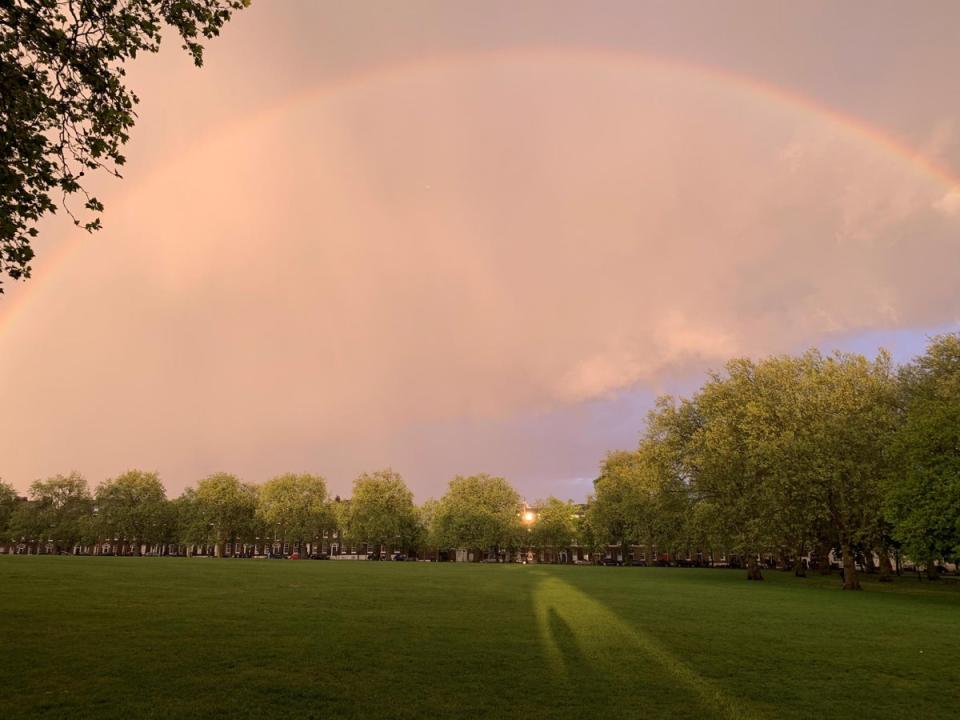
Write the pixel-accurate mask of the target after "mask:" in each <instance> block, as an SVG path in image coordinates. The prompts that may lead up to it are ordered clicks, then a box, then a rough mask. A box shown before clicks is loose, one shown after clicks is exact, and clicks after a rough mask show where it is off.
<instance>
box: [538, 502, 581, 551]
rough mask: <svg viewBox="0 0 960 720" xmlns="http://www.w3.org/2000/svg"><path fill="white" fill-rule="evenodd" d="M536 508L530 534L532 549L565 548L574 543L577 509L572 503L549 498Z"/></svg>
mask: <svg viewBox="0 0 960 720" xmlns="http://www.w3.org/2000/svg"><path fill="white" fill-rule="evenodd" d="M537 507H538V512H537V519H536V522H535V523H534V525H533V528H532V532H531V541H532V544H533V546H534V547H539V548H565V547H570V546H571V545H572V544H574V543H575V542H576V540H577V538H576V536H577V524H578V523H577V519H578V507H577V505H576V504H575V503H574V502H573V501H570V500H566V501H564V500H559V499H557V498H555V497H549V498H547V499H546V500H544V501H542V502H539V503H537Z"/></svg>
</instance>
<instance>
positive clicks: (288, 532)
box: [257, 473, 332, 552]
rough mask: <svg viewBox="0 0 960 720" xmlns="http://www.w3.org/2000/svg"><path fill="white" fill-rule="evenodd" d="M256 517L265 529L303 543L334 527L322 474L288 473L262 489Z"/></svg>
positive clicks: (301, 546)
mask: <svg viewBox="0 0 960 720" xmlns="http://www.w3.org/2000/svg"><path fill="white" fill-rule="evenodd" d="M257 516H258V518H259V519H260V520H262V521H263V523H264V525H265V529H269V531H270V532H272V531H273V530H276V531H277V533H278V534H279V535H280V537H282V538H284V539H285V540H287V541H296V542H298V543H299V544H300V548H301V552H302V551H303V543H304V539H305V538H313V537H318V536H319V535H320V534H321V533H322V531H323V530H324V529H325V528H328V527H330V526H331V525H332V519H331V517H330V512H329V508H328V506H327V482H326V480H324V479H323V478H322V477H320V476H319V475H308V474H301V475H296V474H293V473H287V474H286V475H279V476H277V477H275V478H273V479H272V480H269V481H268V482H266V483H265V484H264V485H263V487H261V488H260V500H259V504H258V507H257Z"/></svg>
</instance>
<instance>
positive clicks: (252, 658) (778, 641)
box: [0, 557, 960, 720]
mask: <svg viewBox="0 0 960 720" xmlns="http://www.w3.org/2000/svg"><path fill="white" fill-rule="evenodd" d="M767 578H768V579H767V581H765V582H763V583H749V582H747V581H745V580H744V579H743V574H742V573H741V572H737V571H726V570H686V569H670V568H663V569H660V568H650V569H643V568H602V567H549V566H497V565H492V566H490V565H467V564H427V563H365V562H309V561H304V562H289V561H286V562H284V561H256V560H220V561H217V560H208V559H186V558H72V557H0V648H2V651H3V660H4V673H3V680H2V681H0V682H2V685H0V718H4V719H5V720H13V719H14V718H38V717H49V718H81V717H96V718H153V717H163V718H168V719H169V718H189V717H197V718H207V717H209V718H214V717H217V718H221V717H230V718H248V717H249V718H300V717H302V718H308V717H309V718H437V717H458V718H479V717H486V718H500V717H517V718H527V717H536V718H598V717H609V718H627V717H642V718H658V717H664V718H667V717H670V718H678V717H688V718H709V717H720V718H723V717H768V718H814V717H816V718H822V717H886V718H903V717H907V716H912V717H915V718H935V717H943V718H953V717H957V716H958V713H960V704H958V703H960V586H956V585H954V586H951V587H946V586H938V585H935V584H933V585H931V584H930V583H918V582H917V581H916V580H915V579H909V580H908V579H901V580H900V581H899V582H898V583H896V584H894V585H893V586H881V585H878V584H873V583H870V582H869V581H868V582H867V583H866V587H867V591H866V592H863V593H843V592H841V591H840V589H839V585H840V583H839V579H838V578H836V577H834V578H820V577H811V578H807V579H805V580H804V579H797V578H794V577H792V576H790V575H788V574H781V573H775V572H771V573H768V574H767Z"/></svg>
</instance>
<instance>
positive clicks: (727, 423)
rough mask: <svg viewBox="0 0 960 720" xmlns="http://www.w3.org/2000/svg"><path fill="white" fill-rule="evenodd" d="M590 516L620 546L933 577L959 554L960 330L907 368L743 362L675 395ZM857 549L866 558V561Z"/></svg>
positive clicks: (611, 459)
mask: <svg viewBox="0 0 960 720" xmlns="http://www.w3.org/2000/svg"><path fill="white" fill-rule="evenodd" d="M594 489H595V494H594V497H593V499H592V502H591V503H590V509H589V512H588V519H590V520H591V521H592V524H593V526H594V528H596V529H599V531H600V532H601V534H602V535H604V536H605V537H606V538H607V539H608V540H610V541H611V542H619V543H622V544H623V545H624V547H625V548H626V546H628V545H631V544H637V543H640V544H644V545H646V546H647V547H648V548H656V549H657V551H658V552H659V551H675V550H676V549H677V548H691V547H692V548H696V549H698V550H701V551H705V552H708V551H716V550H720V551H722V552H733V553H736V554H737V555H739V556H740V557H742V558H744V559H745V561H746V564H747V566H748V578H749V579H762V573H761V562H760V561H761V559H762V558H772V559H774V560H775V561H777V562H778V564H781V566H788V567H789V566H792V567H793V568H794V570H795V572H796V574H797V575H803V574H805V571H806V567H807V560H808V558H810V559H813V560H814V561H815V562H816V564H817V565H818V566H819V567H820V568H822V569H823V571H824V572H829V571H830V563H829V555H830V553H831V551H833V554H834V556H839V558H841V560H842V568H843V574H844V588H846V589H851V590H856V589H860V581H859V577H858V574H857V565H858V564H859V565H860V566H861V567H863V568H865V569H866V570H867V571H868V572H878V573H879V574H880V579H881V580H888V579H889V578H890V574H891V559H890V558H891V554H892V553H894V552H896V553H902V554H903V555H905V556H907V557H909V558H910V559H911V560H912V561H913V562H914V563H917V564H919V565H922V566H925V567H926V569H927V571H928V573H929V574H930V576H931V577H934V578H935V577H936V575H937V572H938V565H939V564H941V563H946V562H956V561H957V560H958V558H960V334H948V335H943V336H939V337H936V338H933V339H932V340H931V341H930V342H929V344H928V346H927V348H926V352H925V353H924V354H923V355H921V356H920V357H918V358H916V359H915V360H914V361H912V362H910V363H908V364H907V365H905V366H902V367H899V368H897V367H894V365H893V364H892V362H891V359H890V356H889V354H888V353H886V352H884V351H881V353H880V354H879V355H878V356H877V357H876V358H875V359H873V360H869V359H867V358H865V357H864V356H862V355H859V354H853V353H834V354H832V355H829V356H824V355H823V354H821V353H820V352H818V351H815V350H811V351H809V352H806V353H804V354H802V355H800V356H782V357H771V358H767V359H764V360H760V361H758V362H754V361H751V360H747V359H735V360H731V361H730V362H728V363H727V364H726V367H725V368H724V370H723V371H722V372H717V373H712V374H710V375H709V377H708V378H707V380H706V382H705V383H704V384H703V385H702V386H701V387H700V388H699V390H697V391H696V392H695V393H694V394H693V395H692V396H691V397H689V398H672V397H662V398H660V399H659V400H658V402H657V404H656V407H655V409H654V410H653V411H651V413H650V414H649V417H648V422H647V427H646V430H645V432H644V433H643V435H642V437H641V440H640V443H639V447H638V448H637V449H636V450H634V451H630V452H613V453H610V454H609V455H608V457H607V458H606V461H605V462H604V464H603V467H602V471H601V474H600V477H599V478H598V479H597V480H596V482H595V485H594ZM858 561H859V562H858Z"/></svg>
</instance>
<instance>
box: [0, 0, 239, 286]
mask: <svg viewBox="0 0 960 720" xmlns="http://www.w3.org/2000/svg"><path fill="white" fill-rule="evenodd" d="M249 4H250V0H125V1H124V2H117V0H5V2H3V3H0V117H2V119H3V122H2V123H0V154H2V158H0V159H2V169H0V276H2V275H3V274H4V273H6V274H7V275H9V276H10V277H11V278H13V279H15V280H16V279H20V278H26V277H29V276H30V261H31V260H32V258H33V255H34V251H33V248H32V247H31V243H32V241H33V239H34V238H35V237H36V235H37V229H36V227H35V225H36V222H37V221H38V220H39V219H40V218H41V217H42V216H43V215H45V214H47V213H52V212H55V211H56V209H57V203H56V201H55V200H54V199H53V197H51V196H52V195H53V194H59V195H61V196H62V197H63V202H62V205H63V207H64V209H65V210H66V211H67V212H68V213H69V214H70V215H71V217H73V219H74V223H75V224H77V225H82V226H83V228H84V229H86V230H88V231H93V230H97V229H99V227H100V219H99V217H97V214H98V213H99V212H101V211H102V210H103V205H102V204H101V203H100V201H99V200H97V198H95V197H93V196H91V195H89V194H88V193H87V191H86V190H85V189H84V187H83V182H84V179H85V175H86V173H88V172H92V171H97V170H105V171H106V172H108V173H111V174H113V175H115V176H117V177H120V175H119V168H120V167H122V166H123V164H124V162H125V160H126V159H125V158H124V156H123V154H122V150H123V146H124V144H125V143H126V142H127V140H128V139H129V132H130V129H131V128H132V127H133V125H134V121H135V118H136V113H135V111H134V108H135V107H136V105H137V102H138V98H137V96H136V95H135V94H134V93H133V92H131V91H130V90H129V89H128V88H127V87H126V85H125V84H124V83H125V75H126V72H125V64H126V63H127V62H129V61H131V60H133V59H134V58H135V57H136V56H137V55H138V54H139V53H144V52H149V53H153V52H156V51H157V50H159V48H160V42H161V38H162V36H163V32H164V28H165V26H169V27H171V28H172V29H173V30H174V31H175V32H176V33H177V34H178V35H179V36H180V38H181V40H182V41H183V47H184V49H185V50H186V51H187V52H188V53H189V54H190V55H191V56H192V58H193V61H194V63H195V64H196V65H197V66H200V65H202V64H203V46H202V44H201V41H202V40H203V39H210V38H213V37H215V36H216V35H218V34H219V33H220V30H221V28H222V27H223V25H224V24H225V23H226V22H227V21H228V20H229V19H230V17H231V15H232V13H233V12H234V11H236V10H239V9H241V8H243V7H246V6H248V5H249ZM76 193H80V194H81V195H82V196H83V198H84V203H83V205H84V208H85V210H86V212H87V213H88V214H89V219H83V220H81V219H78V218H77V217H76V216H75V215H74V213H73V212H72V211H71V210H70V208H69V206H68V205H67V202H66V198H67V197H68V196H71V195H74V194H76ZM2 291H3V288H2V284H0V292H2Z"/></svg>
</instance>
